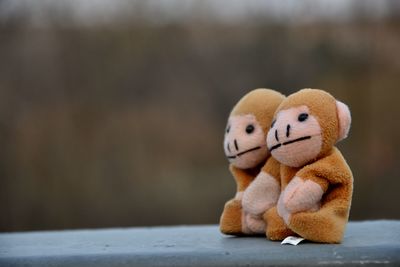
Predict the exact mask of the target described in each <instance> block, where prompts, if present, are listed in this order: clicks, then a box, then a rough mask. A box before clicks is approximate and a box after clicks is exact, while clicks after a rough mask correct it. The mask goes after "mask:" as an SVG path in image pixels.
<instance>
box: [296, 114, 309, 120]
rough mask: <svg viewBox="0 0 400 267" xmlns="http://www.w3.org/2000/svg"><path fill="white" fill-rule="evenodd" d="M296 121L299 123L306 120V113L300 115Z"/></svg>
mask: <svg viewBox="0 0 400 267" xmlns="http://www.w3.org/2000/svg"><path fill="white" fill-rule="evenodd" d="M297 119H298V120H299V121H300V122H301V121H305V120H307V119H308V114H307V113H301V114H300V115H299V117H298V118H297Z"/></svg>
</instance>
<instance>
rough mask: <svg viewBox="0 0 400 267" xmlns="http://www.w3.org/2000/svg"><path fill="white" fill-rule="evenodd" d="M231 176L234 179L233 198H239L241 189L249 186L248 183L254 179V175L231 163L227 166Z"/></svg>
mask: <svg viewBox="0 0 400 267" xmlns="http://www.w3.org/2000/svg"><path fill="white" fill-rule="evenodd" d="M229 170H230V171H231V173H232V175H233V178H234V179H235V181H236V196H235V199H238V200H241V199H242V196H243V191H244V190H246V188H247V187H248V186H249V184H250V183H251V182H252V181H253V180H254V175H252V174H251V173H249V172H246V171H245V170H242V169H239V168H236V167H235V166H233V165H230V166H229Z"/></svg>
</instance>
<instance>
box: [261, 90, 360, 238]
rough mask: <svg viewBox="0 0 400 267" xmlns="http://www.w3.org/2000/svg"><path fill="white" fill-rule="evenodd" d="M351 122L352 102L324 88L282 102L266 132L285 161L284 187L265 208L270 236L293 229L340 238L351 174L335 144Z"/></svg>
mask: <svg viewBox="0 0 400 267" xmlns="http://www.w3.org/2000/svg"><path fill="white" fill-rule="evenodd" d="M350 124H351V116H350V111H349V109H348V107H347V106H346V105H345V104H343V103H342V102H339V101H337V100H336V99H335V98H334V97H333V96H331V95H330V94H329V93H327V92H325V91H322V90H318V89H303V90H300V91H299V92H297V93H294V94H292V95H290V96H289V97H287V98H286V99H285V100H284V101H283V102H282V103H281V105H280V106H279V108H278V110H277V111H276V114H275V117H274V121H273V123H272V125H271V129H270V130H269V132H268V136H267V144H268V149H269V150H270V152H271V154H272V157H273V158H274V159H275V160H277V161H278V162H279V163H280V164H281V166H280V173H279V176H280V180H281V189H282V192H281V195H280V197H279V200H278V204H277V206H276V207H275V208H272V209H269V210H268V211H267V212H266V213H265V214H264V219H266V220H267V221H268V226H267V227H268V228H267V237H268V238H270V239H272V240H282V239H284V238H285V237H287V236H288V235H291V234H293V232H294V233H296V234H298V235H299V236H301V237H303V238H305V239H308V240H311V241H315V242H324V243H339V242H341V240H342V238H343V234H344V230H345V227H346V224H347V221H348V216H349V211H350V205H351V198H352V192H353V176H352V173H351V170H350V168H349V166H348V165H347V163H346V161H345V159H344V158H343V156H342V154H341V153H340V151H339V150H338V149H337V148H336V147H335V146H334V145H335V143H336V142H338V141H340V140H342V139H344V138H346V137H347V134H348V132H349V129H350ZM266 171H267V172H268V170H266ZM270 172H272V171H270Z"/></svg>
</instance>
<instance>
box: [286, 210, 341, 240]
mask: <svg viewBox="0 0 400 267" xmlns="http://www.w3.org/2000/svg"><path fill="white" fill-rule="evenodd" d="M347 220H348V208H345V207H344V208H338V207H335V209H333V208H329V207H328V208H322V209H320V210H318V211H316V212H299V213H295V214H292V215H291V218H290V221H289V227H290V229H292V230H293V231H295V232H296V233H298V234H299V235H300V236H301V237H303V238H305V239H308V240H310V241H314V242H321V243H340V242H341V241H342V239H343V235H344V230H345V228H346V224H347Z"/></svg>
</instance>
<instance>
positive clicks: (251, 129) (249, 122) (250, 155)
mask: <svg viewBox="0 0 400 267" xmlns="http://www.w3.org/2000/svg"><path fill="white" fill-rule="evenodd" d="M224 151H225V155H226V157H227V158H228V160H229V162H230V163H232V164H233V165H234V166H236V167H237V168H241V169H247V168H253V167H255V166H257V165H258V164H260V163H261V162H262V161H263V160H265V159H266V157H267V156H268V150H267V147H266V140H265V133H264V131H263V129H262V128H261V126H260V124H259V123H258V122H257V119H256V117H255V116H254V115H252V114H246V115H237V116H231V117H229V119H228V124H227V127H226V131H225V138H224Z"/></svg>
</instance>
